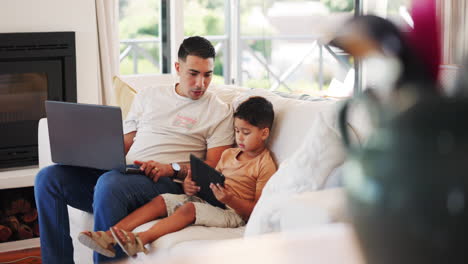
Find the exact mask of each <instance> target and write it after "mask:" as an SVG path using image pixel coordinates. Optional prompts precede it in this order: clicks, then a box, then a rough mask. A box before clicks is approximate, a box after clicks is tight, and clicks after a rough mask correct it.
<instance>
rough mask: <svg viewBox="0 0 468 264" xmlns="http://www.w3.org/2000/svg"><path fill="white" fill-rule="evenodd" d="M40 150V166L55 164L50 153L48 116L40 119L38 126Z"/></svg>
mask: <svg viewBox="0 0 468 264" xmlns="http://www.w3.org/2000/svg"><path fill="white" fill-rule="evenodd" d="M37 137H38V150H39V168H44V167H46V166H49V165H52V164H54V163H53V162H52V157H51V155H50V143H49V127H48V126H47V118H42V119H41V120H39V128H38V136H37Z"/></svg>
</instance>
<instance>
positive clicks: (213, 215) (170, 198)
mask: <svg viewBox="0 0 468 264" xmlns="http://www.w3.org/2000/svg"><path fill="white" fill-rule="evenodd" d="M161 196H162V198H163V199H164V202H165V203H166V208H167V216H170V215H172V214H173V213H174V212H175V211H176V209H177V208H179V207H180V206H182V205H184V204H186V203H190V202H191V203H193V205H194V206H195V223H194V225H202V226H210V227H230V228H235V227H239V226H243V225H245V222H244V220H243V219H242V218H241V217H240V216H239V215H238V214H237V213H236V212H235V211H234V210H233V209H232V208H229V207H228V208H227V209H222V208H219V207H216V206H212V205H211V204H209V203H207V202H205V201H204V200H203V199H201V198H199V197H196V196H188V195H186V194H170V193H165V194H162V195H161Z"/></svg>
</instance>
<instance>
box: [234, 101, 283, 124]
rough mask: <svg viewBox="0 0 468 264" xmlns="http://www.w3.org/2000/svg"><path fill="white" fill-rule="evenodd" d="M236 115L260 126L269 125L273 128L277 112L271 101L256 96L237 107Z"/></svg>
mask: <svg viewBox="0 0 468 264" xmlns="http://www.w3.org/2000/svg"><path fill="white" fill-rule="evenodd" d="M234 117H237V118H239V119H242V120H245V121H247V122H249V123H250V124H251V125H253V126H256V127H258V128H266V127H268V128H269V129H271V127H272V126H273V120H274V119H275V112H274V111H273V105H272V104H271V103H270V101H268V100H267V99H265V98H263V97H260V96H254V97H250V98H249V99H247V100H246V101H244V102H243V103H241V104H240V105H239V106H238V107H237V109H236V112H235V113H234Z"/></svg>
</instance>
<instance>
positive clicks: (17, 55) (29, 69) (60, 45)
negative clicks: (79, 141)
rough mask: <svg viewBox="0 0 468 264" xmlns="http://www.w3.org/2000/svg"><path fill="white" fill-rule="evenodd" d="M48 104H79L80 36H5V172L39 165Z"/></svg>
mask: <svg viewBox="0 0 468 264" xmlns="http://www.w3.org/2000/svg"><path fill="white" fill-rule="evenodd" d="M45 100H55V101H67V102H76V58H75V33H74V32H44V33H4V34H0V169H4V168H11V167H23V166H30V165H37V164H38V151H37V128H38V127H37V126H38V121H39V119H41V118H43V117H45V107H44V101H45Z"/></svg>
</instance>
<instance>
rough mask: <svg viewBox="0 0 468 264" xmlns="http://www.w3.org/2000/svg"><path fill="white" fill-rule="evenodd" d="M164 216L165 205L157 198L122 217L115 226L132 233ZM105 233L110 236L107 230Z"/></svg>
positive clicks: (162, 200) (161, 199)
mask: <svg viewBox="0 0 468 264" xmlns="http://www.w3.org/2000/svg"><path fill="white" fill-rule="evenodd" d="M166 215H167V209H166V203H165V202H164V199H163V198H162V197H161V196H157V197H156V198H154V199H153V200H151V201H150V202H148V203H146V204H145V205H143V206H142V207H140V208H138V209H136V210H135V211H133V212H132V213H131V214H129V215H128V216H126V217H124V218H123V219H122V220H120V221H119V222H118V223H117V224H116V225H115V226H116V227H118V228H120V229H122V230H125V231H132V230H133V229H135V228H136V227H138V226H140V225H142V224H144V223H148V222H149V221H152V220H156V219H158V218H159V217H164V216H166ZM106 233H107V234H108V235H110V236H112V234H111V232H110V230H107V231H106Z"/></svg>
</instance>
